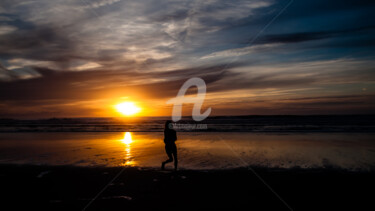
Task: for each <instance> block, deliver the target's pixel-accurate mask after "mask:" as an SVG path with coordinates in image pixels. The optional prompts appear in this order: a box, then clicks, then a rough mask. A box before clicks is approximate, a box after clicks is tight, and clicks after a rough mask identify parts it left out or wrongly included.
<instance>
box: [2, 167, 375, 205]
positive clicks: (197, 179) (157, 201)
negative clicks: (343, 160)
mask: <svg viewBox="0 0 375 211" xmlns="http://www.w3.org/2000/svg"><path fill="white" fill-rule="evenodd" d="M122 169H123V168H106V167H95V168H94V167H93V168H89V167H71V166H28V165H0V178H1V180H0V181H1V204H0V206H2V208H1V207H0V210H83V209H84V208H85V207H86V206H87V204H89V203H90V201H91V200H92V199H93V198H94V197H95V196H96V195H97V194H98V193H99V192H100V191H101V190H102V189H103V188H104V187H105V186H106V185H107V184H108V183H110V181H111V180H112V179H113V178H114V177H115V176H116V175H118V173H119V172H120V171H121V170H122ZM253 169H254V170H255V171H256V172H257V173H258V174H259V176H260V177H261V178H262V179H264V181H266V182H267V184H268V185H269V186H270V187H272V189H273V190H274V191H275V192H277V193H278V194H279V195H280V197H281V198H282V199H283V200H284V201H285V202H286V203H287V204H288V205H289V206H290V207H291V208H292V209H293V210H338V209H342V208H344V209H356V210H363V209H366V210H373V209H374V203H373V199H374V195H373V191H374V188H375V185H374V178H375V177H374V176H375V172H348V171H344V170H337V169H309V170H304V169H289V170H285V169H264V168H256V167H254V168H253ZM200 209H207V210H215V209H229V210H289V208H288V207H287V206H286V205H285V204H284V203H283V202H282V201H281V200H280V199H279V198H278V197H277V196H276V195H275V194H274V193H272V191H271V190H269V189H268V187H267V186H266V185H265V184H263V183H262V181H261V180H259V179H258V178H257V177H256V176H255V174H254V173H253V172H252V171H250V170H247V169H238V170H220V171H219V170H218V171H190V170H189V171H185V170H182V171H179V172H176V173H173V172H171V171H158V170H152V169H137V168H126V169H124V170H123V171H122V173H121V174H120V175H119V176H118V177H117V178H116V179H115V180H114V181H113V182H112V183H111V184H110V185H109V186H108V187H107V188H106V189H105V190H104V191H103V192H101V194H100V195H99V196H98V197H97V198H96V200H94V201H93V202H92V204H90V205H89V206H88V207H87V209H86V210H200Z"/></svg>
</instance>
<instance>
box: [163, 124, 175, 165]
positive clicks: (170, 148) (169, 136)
mask: <svg viewBox="0 0 375 211" xmlns="http://www.w3.org/2000/svg"><path fill="white" fill-rule="evenodd" d="M172 127H173V125H172V121H170V120H167V121H166V122H165V127H164V143H165V152H166V153H167V155H168V158H169V159H168V160H166V161H164V162H162V164H161V169H162V170H164V167H165V164H167V163H170V162H172V161H173V160H174V170H175V171H177V164H178V160H177V147H176V144H175V141H176V140H177V135H176V131H175V130H173V128H172Z"/></svg>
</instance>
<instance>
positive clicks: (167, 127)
mask: <svg viewBox="0 0 375 211" xmlns="http://www.w3.org/2000/svg"><path fill="white" fill-rule="evenodd" d="M164 129H172V121H171V120H167V121H166V122H165V125H164Z"/></svg>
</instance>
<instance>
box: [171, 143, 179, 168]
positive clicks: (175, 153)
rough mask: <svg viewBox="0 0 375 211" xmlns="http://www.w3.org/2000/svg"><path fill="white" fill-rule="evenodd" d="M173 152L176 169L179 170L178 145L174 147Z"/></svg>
mask: <svg viewBox="0 0 375 211" xmlns="http://www.w3.org/2000/svg"><path fill="white" fill-rule="evenodd" d="M172 154H173V158H174V170H177V165H178V159H177V147H176V146H175V147H174V149H173V152H172Z"/></svg>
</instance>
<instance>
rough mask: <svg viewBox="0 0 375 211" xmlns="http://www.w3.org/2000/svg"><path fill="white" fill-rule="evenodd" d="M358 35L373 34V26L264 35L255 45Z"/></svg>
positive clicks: (374, 29)
mask: <svg viewBox="0 0 375 211" xmlns="http://www.w3.org/2000/svg"><path fill="white" fill-rule="evenodd" d="M360 33H372V34H375V26H367V27H361V28H352V29H345V30H335V31H320V32H317V31H313V32H299V33H289V34H272V35H265V36H263V37H262V38H260V39H258V40H257V41H256V43H255V44H265V43H298V42H306V41H312V40H321V39H327V38H332V37H342V36H347V35H358V34H360Z"/></svg>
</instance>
